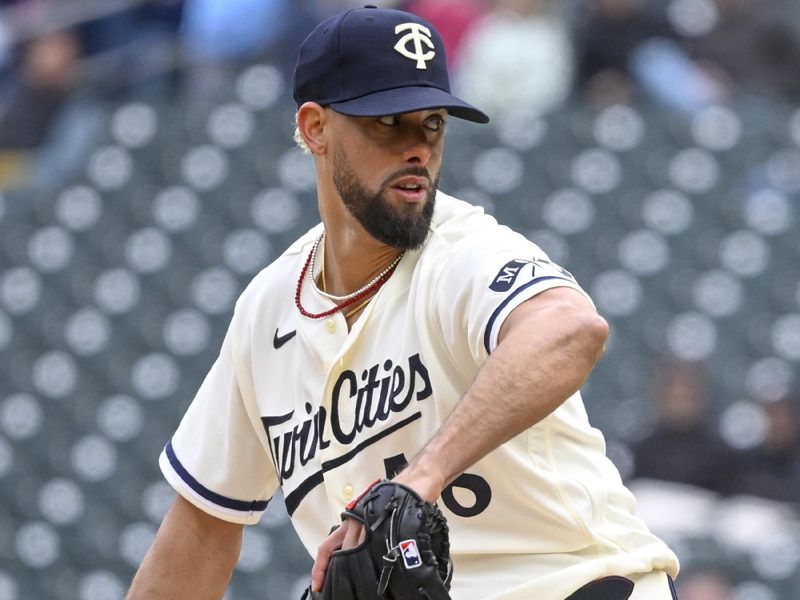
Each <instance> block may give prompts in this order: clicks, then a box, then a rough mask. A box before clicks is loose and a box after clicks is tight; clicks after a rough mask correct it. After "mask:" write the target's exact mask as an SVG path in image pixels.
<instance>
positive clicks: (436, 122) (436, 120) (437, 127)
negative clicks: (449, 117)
mask: <svg viewBox="0 0 800 600" xmlns="http://www.w3.org/2000/svg"><path fill="white" fill-rule="evenodd" d="M446 124H447V121H445V119H444V117H442V116H440V115H435V116H433V117H431V118H430V119H428V120H426V121H425V127H426V128H428V129H430V130H431V131H441V130H442V129H444V126H445V125H446Z"/></svg>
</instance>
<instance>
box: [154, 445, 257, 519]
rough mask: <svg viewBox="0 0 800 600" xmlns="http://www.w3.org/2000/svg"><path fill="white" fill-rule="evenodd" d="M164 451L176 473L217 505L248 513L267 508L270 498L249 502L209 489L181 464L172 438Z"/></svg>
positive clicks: (196, 491)
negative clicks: (173, 446)
mask: <svg viewBox="0 0 800 600" xmlns="http://www.w3.org/2000/svg"><path fill="white" fill-rule="evenodd" d="M164 451H165V452H166V454H167V459H168V460H169V464H170V465H172V468H173V469H174V470H175V473H177V474H178V477H180V478H181V479H182V480H183V482H184V483H185V484H186V485H188V486H189V487H190V488H192V490H194V492H195V493H197V494H198V495H199V496H201V497H202V498H204V499H206V500H208V501H209V502H211V503H212V504H216V505H217V506H221V507H223V508H228V509H230V510H237V511H241V512H248V513H250V512H263V511H265V510H266V509H267V504H269V500H253V501H252V502H248V501H247V500H234V499H233V498H227V497H225V496H222V495H220V494H217V493H216V492H212V491H211V490H209V489H208V488H207V487H205V486H204V485H203V484H202V483H200V482H199V481H197V480H196V479H195V478H194V477H192V475H191V474H190V473H189V471H187V470H186V468H185V467H184V466H183V465H182V464H181V461H179V460H178V457H177V456H176V455H175V450H174V449H173V448H172V440H170V441H169V442H167V445H166V447H165V448H164Z"/></svg>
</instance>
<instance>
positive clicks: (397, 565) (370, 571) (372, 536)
mask: <svg viewBox="0 0 800 600" xmlns="http://www.w3.org/2000/svg"><path fill="white" fill-rule="evenodd" d="M342 518H343V519H344V518H349V519H355V520H356V521H360V522H361V523H363V524H364V533H365V535H366V538H365V539H364V541H363V543H361V544H359V545H358V546H356V547H355V548H351V549H348V550H340V551H338V552H334V553H333V555H332V556H331V561H330V563H329V565H328V570H327V572H326V573H325V583H324V585H323V589H322V592H312V591H311V590H310V588H309V589H307V590H306V591H305V593H304V594H303V598H302V599H301V600H381V599H386V600H417V599H419V600H450V594H449V592H448V590H449V589H450V580H451V579H452V577H453V563H452V561H451V559H450V539H449V535H448V528H447V521H446V520H445V517H444V515H443V514H442V511H440V510H439V508H438V507H437V506H436V505H435V504H431V503H430V502H426V501H425V500H423V499H422V498H420V496H419V495H417V493H416V492H414V490H412V489H410V488H408V487H406V486H404V485H402V484H399V483H394V482H392V481H385V480H384V481H378V482H375V483H374V484H373V485H372V486H370V487H369V488H367V490H366V491H365V492H364V493H363V494H361V496H359V497H358V498H356V499H355V500H353V501H352V502H351V503H350V504H348V505H347V507H346V508H345V511H344V512H343V513H342Z"/></svg>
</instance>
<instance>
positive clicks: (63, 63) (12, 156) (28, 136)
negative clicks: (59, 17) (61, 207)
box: [0, 30, 81, 188]
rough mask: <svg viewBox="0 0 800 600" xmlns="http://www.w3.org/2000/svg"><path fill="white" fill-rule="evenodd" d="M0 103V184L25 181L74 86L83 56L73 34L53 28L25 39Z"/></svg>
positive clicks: (3, 185)
mask: <svg viewBox="0 0 800 600" xmlns="http://www.w3.org/2000/svg"><path fill="white" fill-rule="evenodd" d="M20 56H21V58H20V63H19V68H18V71H17V72H16V74H15V77H14V81H13V82H12V83H11V84H9V89H8V91H7V92H6V94H5V95H6V98H7V101H6V102H4V103H3V105H2V106H0V151H1V152H0V188H8V187H15V186H16V185H20V184H22V183H24V182H25V180H26V179H27V178H28V177H29V175H30V173H29V171H30V170H31V169H32V168H33V167H32V155H33V153H34V152H35V151H36V150H37V149H39V148H40V147H41V146H42V145H44V144H45V143H46V142H47V141H48V139H49V137H50V135H51V132H52V129H53V126H54V124H55V123H56V121H57V119H58V117H59V115H60V114H61V111H62V109H63V108H64V106H65V104H66V102H67V101H68V99H69V97H70V94H71V93H72V91H73V89H74V81H75V72H76V65H77V64H78V60H79V58H80V57H81V45H80V41H79V39H78V36H77V34H76V33H75V32H74V31H71V30H59V31H52V32H48V33H45V34H43V35H41V36H40V37H37V38H34V39H32V40H31V41H29V42H27V43H26V44H25V45H24V46H23V48H22V49H21V52H20Z"/></svg>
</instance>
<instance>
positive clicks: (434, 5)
mask: <svg viewBox="0 0 800 600" xmlns="http://www.w3.org/2000/svg"><path fill="white" fill-rule="evenodd" d="M403 10H406V11H408V12H411V13H414V14H416V15H419V16H420V17H422V18H423V19H425V20H426V21H429V22H430V23H432V24H433V26H434V27H436V30H437V31H438V32H439V33H440V34H441V35H442V39H443V40H444V46H445V48H446V49H447V64H448V66H449V67H450V69H451V70H452V69H453V68H454V66H455V65H456V64H458V62H459V60H460V57H461V47H462V44H463V42H464V39H465V37H466V36H467V35H468V34H469V32H470V30H471V29H472V27H473V26H474V25H475V23H476V22H478V21H479V20H480V19H481V18H482V17H483V16H484V15H485V14H486V11H487V6H486V2H483V1H481V0H412V1H411V2H408V3H407V4H406V6H405V7H404V8H403Z"/></svg>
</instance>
